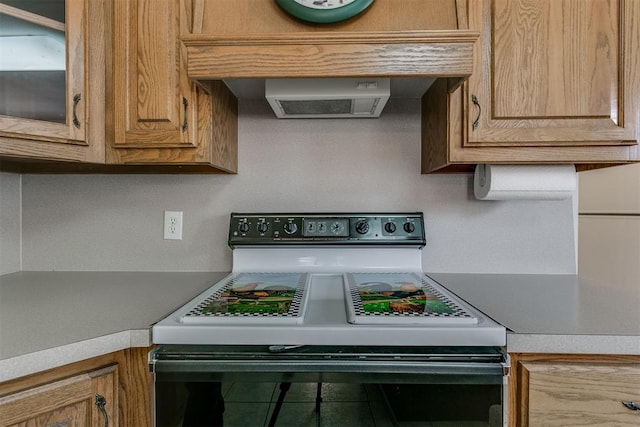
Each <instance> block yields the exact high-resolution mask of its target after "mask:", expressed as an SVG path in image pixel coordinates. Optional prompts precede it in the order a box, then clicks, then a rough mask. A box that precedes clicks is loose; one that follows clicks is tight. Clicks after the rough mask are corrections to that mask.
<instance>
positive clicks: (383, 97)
mask: <svg viewBox="0 0 640 427" xmlns="http://www.w3.org/2000/svg"><path fill="white" fill-rule="evenodd" d="M389 95H390V83H389V79H388V78H351V79H349V78H341V79H266V80H265V97H266V98H267V101H268V102H269V105H271V108H272V109H273V111H274V113H275V114H276V117H278V118H279V119H285V118H287V119H291V118H364V117H379V116H380V113H382V110H383V109H384V106H385V104H386V103H387V101H388V100H389Z"/></svg>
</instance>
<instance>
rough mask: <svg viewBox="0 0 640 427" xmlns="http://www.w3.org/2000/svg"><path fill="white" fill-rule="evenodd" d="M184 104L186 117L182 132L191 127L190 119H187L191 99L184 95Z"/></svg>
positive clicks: (183, 120) (183, 121)
mask: <svg viewBox="0 0 640 427" xmlns="http://www.w3.org/2000/svg"><path fill="white" fill-rule="evenodd" d="M182 106H183V107H184V118H183V119H182V132H186V131H187V130H188V129H189V121H188V119H187V117H188V115H189V101H187V98H185V97H184V96H183V97H182Z"/></svg>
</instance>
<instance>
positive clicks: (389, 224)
mask: <svg viewBox="0 0 640 427" xmlns="http://www.w3.org/2000/svg"><path fill="white" fill-rule="evenodd" d="M384 231H386V232H387V233H395V231H396V224H395V223H393V222H387V223H386V224H385V225H384Z"/></svg>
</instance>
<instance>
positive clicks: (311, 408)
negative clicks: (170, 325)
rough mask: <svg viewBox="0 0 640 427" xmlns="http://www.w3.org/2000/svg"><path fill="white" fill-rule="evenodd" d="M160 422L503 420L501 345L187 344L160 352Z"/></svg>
mask: <svg viewBox="0 0 640 427" xmlns="http://www.w3.org/2000/svg"><path fill="white" fill-rule="evenodd" d="M149 363H150V369H151V370H152V372H153V373H154V377H155V387H154V393H155V396H154V402H155V405H154V407H155V409H154V412H155V425H156V426H184V427H188V426H195V425H207V426H218V425H225V426H235V425H237V426H249V425H250V426H263V425H264V426H309V425H320V424H323V425H325V424H330V425H350V426H351V425H362V426H369V425H399V426H402V425H404V424H405V423H407V424H411V425H412V426H416V425H425V426H432V425H437V424H434V423H436V422H445V423H449V424H448V425H456V426H465V425H469V426H477V427H481V426H490V427H494V426H502V425H503V419H504V414H503V413H504V410H503V408H504V403H505V402H506V399H505V394H506V387H505V384H506V375H507V373H508V359H507V357H506V355H505V354H504V353H503V352H502V351H501V349H499V348H496V347H396V346H393V347H373V346H372V347H348V346H339V347H337V346H300V347H284V346H186V345H181V346H178V345H161V346H158V347H157V348H156V349H154V350H153V352H152V353H151V354H150V358H149Z"/></svg>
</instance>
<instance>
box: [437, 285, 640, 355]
mask: <svg viewBox="0 0 640 427" xmlns="http://www.w3.org/2000/svg"><path fill="white" fill-rule="evenodd" d="M428 274H429V273H428ZM429 276H430V277H431V278H433V279H434V280H436V281H437V282H439V283H441V284H442V285H443V286H445V287H447V288H448V289H449V290H451V291H452V292H454V293H455V294H457V295H458V296H459V297H461V298H462V299H464V300H466V301H467V302H469V303H470V304H471V305H473V306H474V307H476V308H477V309H479V310H480V311H482V312H483V313H485V314H486V315H488V316H489V317H491V318H493V319H494V320H496V321H497V322H498V323H500V324H502V325H503V326H505V327H506V328H508V330H509V333H508V335H507V349H508V350H509V352H513V353H521V352H522V353H529V352H532V353H593V354H640V284H639V286H637V287H636V288H622V287H617V286H615V285H614V284H607V283H597V282H593V281H590V280H587V279H584V278H580V277H578V276H575V275H536V274H518V275H513V274H437V273H433V274H429Z"/></svg>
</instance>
